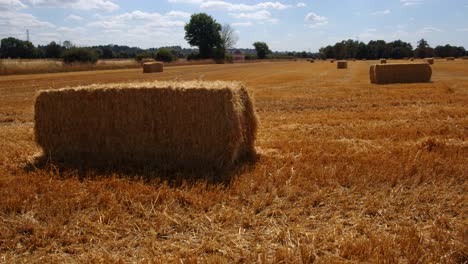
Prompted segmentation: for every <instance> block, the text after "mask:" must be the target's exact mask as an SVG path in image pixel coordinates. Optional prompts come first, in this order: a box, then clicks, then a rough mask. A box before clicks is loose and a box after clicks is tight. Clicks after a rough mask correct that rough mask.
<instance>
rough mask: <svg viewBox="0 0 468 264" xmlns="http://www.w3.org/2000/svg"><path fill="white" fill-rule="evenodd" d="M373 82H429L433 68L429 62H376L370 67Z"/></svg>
mask: <svg viewBox="0 0 468 264" xmlns="http://www.w3.org/2000/svg"><path fill="white" fill-rule="evenodd" d="M369 76H370V81H371V83H376V84H388V83H419V82H429V81H430V80H431V76H432V68H431V66H430V65H429V64H428V63H394V64H375V65H372V66H371V67H370V70H369Z"/></svg>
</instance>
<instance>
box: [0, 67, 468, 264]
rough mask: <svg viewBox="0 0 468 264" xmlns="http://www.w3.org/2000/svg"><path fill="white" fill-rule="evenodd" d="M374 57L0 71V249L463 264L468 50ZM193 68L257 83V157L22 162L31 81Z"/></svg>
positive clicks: (49, 254)
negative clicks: (151, 165)
mask: <svg viewBox="0 0 468 264" xmlns="http://www.w3.org/2000/svg"><path fill="white" fill-rule="evenodd" d="M371 63H372V62H369V61H367V62H365V61H358V62H349V69H347V70H337V69H336V64H332V63H329V62H316V63H307V62H300V61H298V62H277V63H255V64H238V65H204V66H188V67H185V66H184V67H175V68H167V69H166V71H165V72H164V73H162V74H147V75H143V74H142V73H141V70H135V69H133V70H116V71H100V72H80V73H60V74H43V75H22V76H7V77H0V197H1V200H0V222H1V224H0V262H5V263H18V262H20V263H21V262H24V263H44V262H91V263H93V262H94V263H102V262H106V263H107V262H118V261H120V262H140V263H153V262H155V263H167V262H177V263H233V262H234V263H252V262H259V263H311V262H313V261H315V262H316V263H337V262H338V263H341V262H348V263H357V262H379V263H395V262H399V263H466V262H467V261H468V246H467V245H468V219H467V216H468V204H467V202H468V196H467V193H468V184H467V178H468V141H467V137H468V61H461V60H457V61H454V62H448V61H444V60H436V63H435V65H433V71H434V74H433V78H432V80H433V83H427V84H406V85H403V84H396V85H385V86H378V85H371V84H370V83H369V79H368V72H369V66H370V64H371ZM192 79H203V80H240V81H242V82H244V83H245V84H246V85H247V87H248V88H249V91H250V93H251V94H253V95H254V99H255V106H256V110H257V113H258V116H259V119H260V128H259V133H258V138H257V144H256V147H257V151H258V153H259V158H258V160H257V162H256V163H255V164H253V165H245V166H244V167H241V168H239V170H238V171H237V172H236V173H235V175H234V176H233V177H232V178H231V180H230V182H228V183H225V184H216V183H211V182H207V181H205V180H198V181H196V180H195V181H193V180H191V181H186V182H184V181H181V180H178V181H176V182H169V183H167V182H164V180H163V179H164V178H162V179H161V178H158V174H157V173H156V172H151V171H147V172H142V176H143V177H142V178H138V177H135V176H129V175H121V174H113V175H100V174H99V173H93V172H88V173H87V174H85V175H83V173H78V172H74V171H60V172H59V171H57V170H54V168H47V169H36V170H25V169H24V167H25V164H26V163H27V161H28V160H29V159H30V157H31V156H32V155H34V154H35V153H37V152H38V151H39V149H38V148H37V146H36V145H35V143H34V138H33V125H34V124H33V104H34V98H35V94H36V92H37V91H38V90H40V89H48V88H60V87H63V86H73V85H79V84H89V83H107V82H126V81H129V82H130V81H136V80H192ZM182 176H183V175H177V178H178V179H181V177H182Z"/></svg>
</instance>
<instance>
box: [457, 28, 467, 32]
mask: <svg viewBox="0 0 468 264" xmlns="http://www.w3.org/2000/svg"><path fill="white" fill-rule="evenodd" d="M457 31H460V32H468V28H458V29H457Z"/></svg>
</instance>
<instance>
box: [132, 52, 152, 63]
mask: <svg viewBox="0 0 468 264" xmlns="http://www.w3.org/2000/svg"><path fill="white" fill-rule="evenodd" d="M153 58H154V55H153V54H151V53H149V52H146V51H143V52H141V53H138V54H137V55H136V56H135V60H136V61H138V62H141V61H142V60H143V59H153Z"/></svg>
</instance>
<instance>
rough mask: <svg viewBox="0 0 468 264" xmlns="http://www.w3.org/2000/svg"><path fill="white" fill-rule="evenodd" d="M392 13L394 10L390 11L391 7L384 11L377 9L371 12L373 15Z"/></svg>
mask: <svg viewBox="0 0 468 264" xmlns="http://www.w3.org/2000/svg"><path fill="white" fill-rule="evenodd" d="M391 13H392V11H390V9H386V10H382V11H375V12H372V13H371V14H372V15H373V16H386V15H390V14H391Z"/></svg>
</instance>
